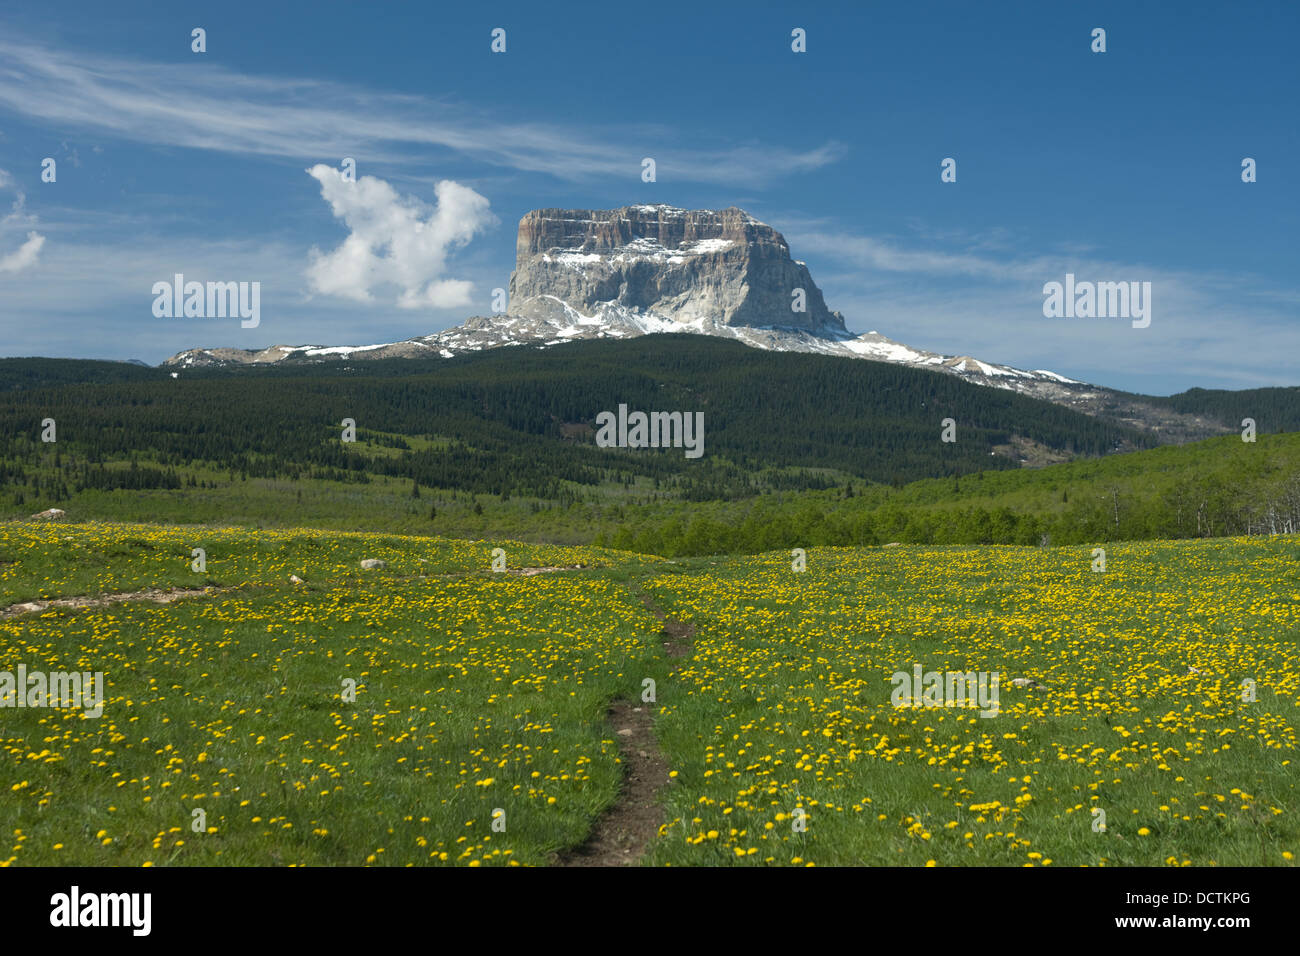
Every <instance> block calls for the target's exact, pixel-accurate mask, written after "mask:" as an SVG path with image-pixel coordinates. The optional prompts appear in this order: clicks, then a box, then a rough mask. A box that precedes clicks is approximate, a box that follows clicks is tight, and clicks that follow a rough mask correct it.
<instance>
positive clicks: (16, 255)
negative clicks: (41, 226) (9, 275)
mask: <svg viewBox="0 0 1300 956" xmlns="http://www.w3.org/2000/svg"><path fill="white" fill-rule="evenodd" d="M43 245H45V237H44V236H42V235H41V234H40V233H37V232H29V233H28V234H27V241H26V242H24V243H23V244H22V245H21V246H19V247H18V249H17V251H16V252H11V253H9V254H8V255H7V256H4V257H0V272H21V271H22V270H23V269H26V268H27V267H28V266H30V265H34V264H35V262H36V257H37V256H38V255H40V252H41V246H43Z"/></svg>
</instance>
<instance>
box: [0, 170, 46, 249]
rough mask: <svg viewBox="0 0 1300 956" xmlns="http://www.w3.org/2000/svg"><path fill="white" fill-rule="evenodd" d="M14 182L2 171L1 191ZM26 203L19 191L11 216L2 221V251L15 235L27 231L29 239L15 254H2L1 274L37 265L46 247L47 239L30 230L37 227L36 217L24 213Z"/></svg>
mask: <svg viewBox="0 0 1300 956" xmlns="http://www.w3.org/2000/svg"><path fill="white" fill-rule="evenodd" d="M13 182H14V180H13V177H12V176H10V175H9V173H8V171H7V170H4V169H0V189H8V188H9V187H11V186H12V185H13ZM25 201H26V196H25V195H24V194H23V192H22V190H18V195H17V197H16V198H15V199H14V204H13V206H12V207H11V208H10V210H9V214H8V215H7V216H5V217H4V218H3V219H0V249H3V248H7V247H8V246H9V245H10V243H11V242H12V241H13V240H12V238H11V237H12V236H13V234H14V233H17V232H22V231H23V230H24V229H27V237H26V239H25V240H24V241H23V243H22V245H20V246H19V247H18V248H17V249H16V250H14V251H13V252H10V253H7V254H0V273H14V272H21V271H22V270H24V269H27V268H29V267H30V266H33V265H35V264H36V259H37V257H38V256H40V254H41V247H42V246H43V245H45V237H44V236H42V235H41V234H40V233H39V232H37V231H36V230H34V229H30V228H28V227H30V226H32V225H35V223H36V217H35V216H29V215H28V214H27V213H26V212H24V211H23V205H24V203H25Z"/></svg>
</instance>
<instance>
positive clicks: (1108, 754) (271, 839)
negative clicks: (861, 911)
mask: <svg viewBox="0 0 1300 956" xmlns="http://www.w3.org/2000/svg"><path fill="white" fill-rule="evenodd" d="M199 547H201V548H203V549H204V550H205V551H206V554H207V563H206V568H205V570H204V571H202V572H196V571H194V570H193V569H192V567H191V560H192V557H191V555H192V549H194V548H199ZM496 547H500V548H501V549H503V551H504V552H505V559H506V566H507V569H508V571H507V573H496V572H494V571H493V570H492V569H491V564H492V560H493V553H492V552H493V549H494V548H496ZM370 557H373V558H380V559H383V560H384V561H386V562H387V566H386V567H384V568H383V569H380V570H374V571H362V570H361V569H360V568H359V562H360V560H361V559H362V558H370ZM1106 558H1107V564H1106V568H1107V569H1106V571H1105V572H1094V571H1092V570H1091V566H1092V564H1093V553H1092V550H1091V548H1090V547H1086V546H1085V547H1069V548H1016V547H991V546H985V547H956V546H951V547H914V546H902V547H893V548H841V549H836V548H821V549H810V550H809V551H808V554H807V570H806V571H802V572H796V571H794V570H793V569H792V566H791V558H790V555H789V554H788V552H773V553H768V554H764V555H758V556H753V557H745V558H693V559H688V560H683V561H680V562H671V561H666V560H662V559H658V558H654V557H647V556H641V555H633V554H629V553H624V552H617V551H606V550H600V549H596V548H586V547H582V548H560V547H551V546H536V545H525V544H520V543H517V542H509V541H476V542H471V541H458V540H450V539H439V538H423V537H403V536H396V535H389V534H362V533H356V534H344V533H338V532H321V531H283V532H281V531H258V530H230V529H224V530H219V529H211V528H201V527H172V526H141V525H112V524H102V525H76V524H48V525H40V524H33V523H10V524H7V525H4V526H3V527H2V528H0V607H3V606H7V605H11V604H13V603H15V602H20V601H33V600H50V599H54V598H59V597H68V596H80V595H100V594H108V593H116V592H125V591H135V590H139V589H143V588H152V587H168V586H175V587H186V588H199V587H206V588H209V589H210V590H209V591H208V592H207V593H206V594H203V595H199V596H193V597H188V598H183V599H180V600H176V601H174V602H172V603H167V604H160V603H155V602H153V601H148V600H128V601H123V602H120V603H109V604H100V605H92V606H88V607H62V606H57V605H56V606H51V607H48V608H46V609H44V610H35V611H32V612H30V613H24V614H17V615H13V614H10V615H6V616H4V617H0V671H9V672H13V671H15V670H16V668H17V667H18V666H19V665H20V664H21V665H24V666H25V667H26V668H27V670H28V671H35V670H43V671H58V670H73V669H76V670H81V671H102V672H104V675H105V678H104V679H105V690H106V701H105V706H104V713H103V716H102V717H99V718H90V717H87V716H85V715H83V713H82V712H81V711H80V710H71V709H63V710H59V709H39V708H21V709H20V708H0V863H4V864H6V865H20V866H21V865H42V864H56V863H59V864H71V865H132V866H136V865H146V864H147V865H153V866H162V865H194V864H258V865H287V864H306V865H329V864H367V863H368V864H374V865H417V866H418V865H429V864H440V865H509V864H521V865H545V864H547V863H549V862H551V861H552V860H553V858H554V855H555V854H556V853H557V852H559V851H563V850H565V849H566V848H570V847H574V846H576V845H578V844H581V843H582V841H583V840H584V839H585V837H586V836H587V834H588V832H589V831H590V830H591V828H592V826H593V824H594V822H595V821H596V819H597V818H598V817H599V816H600V814H601V813H602V812H604V811H605V810H606V809H607V808H608V807H609V806H610V805H611V804H612V803H614V801H615V800H616V799H619V781H620V778H621V773H622V772H621V770H620V767H619V760H620V740H622V738H621V737H620V736H619V735H618V734H617V732H616V728H614V727H613V726H611V724H610V723H609V722H608V721H607V720H606V711H607V709H608V706H609V704H610V702H611V701H613V700H615V699H624V700H638V701H639V700H641V699H642V698H641V696H640V695H641V693H642V688H643V682H644V681H645V679H646V678H650V679H653V680H654V681H655V686H656V694H657V698H656V701H655V703H654V704H653V705H652V706H653V709H654V714H655V736H656V737H657V740H658V743H659V746H660V747H661V748H662V753H663V755H664V757H665V759H666V763H667V766H668V767H669V773H670V774H671V777H670V778H669V779H667V780H666V781H665V782H664V789H663V790H662V792H661V795H660V797H659V804H660V806H661V816H662V821H663V826H662V827H661V828H660V831H659V837H658V838H657V839H656V840H654V841H653V842H652V843H651V844H650V845H649V846H648V847H645V848H644V852H643V855H642V856H641V861H642V862H645V863H648V864H672V865H702V864H704V865H719V864H732V863H735V864H747V865H761V864H767V865H808V864H816V865H837V864H841V865H842V864H873V865H909V866H923V865H928V864H931V863H933V864H935V865H1016V866H1020V865H1026V864H1028V865H1052V866H1073V865H1081V864H1083V865H1107V866H1115V865H1131V864H1153V865H1165V864H1168V865H1187V864H1191V865H1216V864H1217V865H1231V864H1241V865H1269V866H1274V865H1277V866H1289V865H1294V857H1295V854H1297V853H1300V822H1297V811H1298V810H1300V800H1298V799H1297V798H1298V796H1300V774H1297V768H1296V763H1295V757H1296V748H1297V741H1296V726H1297V722H1298V719H1300V715H1298V714H1297V706H1300V651H1298V648H1297V638H1298V636H1300V542H1297V541H1296V540H1295V538H1294V537H1275V538H1258V537H1256V538H1250V539H1231V540H1228V539H1217V540H1202V541H1195V542H1177V543H1142V544H1123V545H1113V546H1108V547H1107V555H1106ZM542 568H544V569H548V570H544V571H540V572H539V573H531V574H524V573H518V572H520V571H521V570H522V569H542ZM510 572H515V573H510ZM291 574H292V575H296V576H298V577H299V578H301V579H302V581H303V583H301V584H293V583H291V582H290V581H289V575H291ZM642 597H646V598H648V599H649V600H650V602H651V603H653V604H654V605H656V606H658V607H659V608H661V609H662V610H663V611H664V612H666V613H667V614H668V615H669V616H670V617H672V618H675V619H677V620H678V621H681V622H685V623H687V624H689V625H691V626H693V629H694V633H693V646H692V647H691V649H690V651H689V653H687V654H686V655H685V656H684V657H681V658H678V659H675V660H670V659H669V658H668V656H667V654H666V652H665V647H664V644H663V640H662V637H661V634H660V627H661V625H660V622H659V621H658V620H656V618H655V617H654V615H653V614H652V613H651V612H650V610H649V609H648V608H647V606H646V605H645V604H644V603H643V602H642ZM0 613H3V612H0ZM915 665H921V666H922V667H923V668H924V669H925V670H926V671H948V670H961V671H988V672H997V673H998V674H999V675H1000V678H1001V684H1000V706H999V711H998V714H997V715H996V716H992V717H981V716H980V715H979V712H978V711H976V710H973V709H964V708H955V707H935V708H912V707H901V708H900V707H896V706H894V704H893V702H891V692H892V691H893V685H892V684H891V681H890V676H891V675H892V674H893V673H894V672H896V671H903V672H909V673H910V672H911V671H912V669H913V667H914V666H915ZM1013 678H1028V679H1031V680H1032V681H1033V682H1034V685H1035V686H1027V687H1015V686H1012V685H1011V681H1012V679H1013ZM1247 679H1250V680H1252V681H1254V688H1255V694H1254V697H1255V699H1254V700H1253V701H1246V700H1243V683H1242V682H1243V681H1244V680H1247ZM348 682H355V700H350V699H348V697H349V696H350V695H349V691H348V687H349V683H348ZM1248 696H1249V695H1248ZM1094 809H1099V810H1102V811H1104V812H1105V821H1106V826H1105V828H1104V830H1099V829H1097V828H1096V824H1097V822H1098V820H1099V817H1097V816H1094V813H1093V810H1094ZM498 810H500V811H504V814H503V815H502V816H500V817H498V819H497V821H496V827H495V828H494V826H493V814H494V812H496V811H498ZM195 811H202V814H201V816H200V815H198V814H196V812H195ZM200 822H201V823H202V826H198V823H200ZM196 826H198V829H199V830H201V831H202V832H196ZM5 838H10V842H8V843H4V842H3V840H4V839H5Z"/></svg>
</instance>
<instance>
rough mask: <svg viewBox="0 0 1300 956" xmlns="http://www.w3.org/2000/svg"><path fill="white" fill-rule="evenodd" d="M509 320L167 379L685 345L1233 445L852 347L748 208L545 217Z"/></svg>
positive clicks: (189, 362)
mask: <svg viewBox="0 0 1300 956" xmlns="http://www.w3.org/2000/svg"><path fill="white" fill-rule="evenodd" d="M515 253H516V260H515V269H514V272H513V273H511V277H510V289H509V300H508V305H507V307H506V309H505V311H504V313H502V314H500V315H494V316H475V317H473V318H471V319H469V320H467V321H466V322H465V323H464V324H463V325H460V326H458V327H455V328H451V329H448V330H446V331H444V332H437V333H434V334H432V335H425V336H419V337H416V338H412V339H406V340H404V341H401V342H390V343H386V344H379V345H353V346H349V345H336V346H321V345H274V346H271V347H270V348H267V349H261V350H254V349H229V348H201V349H189V350H187V351H184V352H180V353H178V354H177V355H174V356H172V357H171V358H169V359H167V360H166V361H165V362H164V363H163V365H164V366H173V367H174V366H180V367H182V368H204V367H217V368H221V367H232V366H241V365H302V364H319V363H327V362H331V361H337V360H339V359H347V360H349V361H352V360H358V359H367V360H376V359H390V358H439V357H441V358H444V359H448V358H453V357H455V356H457V355H464V354H466V353H475V352H481V351H483V350H485V349H495V348H502V347H505V346H534V347H540V348H547V347H550V346H555V345H560V344H562V343H565V342H573V341H578V340H584V339H630V338H635V337H638V336H642V335H647V334H653V333H662V332H688V333H694V334H697V335H707V336H715V337H720V338H728V339H734V340H735V341H738V342H741V343H743V344H745V345H748V346H750V347H752V348H757V349H763V350H766V351H775V352H807V353H816V354H821V355H832V356H840V357H844V358H855V359H869V360H872V361H877V362H888V363H891V364H895V365H904V366H910V367H913V368H923V369H929V370H932V371H935V372H942V373H946V374H949V375H954V376H957V377H959V378H962V379H965V380H966V381H969V382H973V383H975V384H977V385H984V386H989V387H993V388H999V389H1005V390H1007V391H1013V392H1018V393H1021V394H1024V395H1029V396H1031V397H1034V398H1040V399H1044V400H1047V401H1050V402H1054V403H1056V404H1058V405H1064V406H1066V407H1067V408H1072V409H1074V410H1076V411H1081V412H1084V413H1085V414H1088V415H1093V416H1097V417H1102V418H1106V419H1108V420H1111V421H1114V422H1117V423H1122V424H1124V425H1128V426H1132V427H1136V428H1140V429H1143V430H1145V431H1149V432H1152V433H1154V434H1157V435H1158V436H1159V437H1160V439H1161V440H1162V441H1168V442H1181V441H1189V440H1195V439H1199V438H1204V437H1206V436H1209V435H1213V434H1221V433H1222V432H1223V423H1222V422H1221V421H1219V420H1216V419H1213V418H1211V417H1207V416H1204V415H1200V414H1197V413H1196V412H1195V411H1194V410H1186V409H1178V408H1175V407H1173V406H1172V405H1169V404H1167V403H1166V404H1160V403H1159V402H1155V401H1152V400H1149V399H1147V398H1145V397H1143V396H1133V395H1128V394H1126V393H1123V392H1118V391H1115V390H1113V389H1108V388H1103V387H1101V386H1097V385H1090V384H1087V383H1085V382H1079V381H1076V380H1074V379H1071V378H1067V377H1066V376H1064V375H1061V374H1059V373H1056V372H1052V371H1048V370H1045V369H1033V370H1026V369H1020V368H1015V367H1013V366H1010V365H1002V364H999V363H996V362H987V361H983V360H981V359H977V358H974V357H972V356H970V355H945V354H941V353H939V352H930V351H927V350H925V349H917V348H912V347H911V346H908V345H904V344H903V343H901V342H897V341H894V340H893V339H890V338H887V337H886V336H884V335H882V334H880V333H879V332H875V331H872V332H865V333H863V334H861V335H856V336H855V335H853V334H851V333H850V332H848V330H847V329H846V328H845V325H844V318H843V316H842V315H840V313H838V312H835V311H832V310H831V309H829V308H827V306H826V302H825V300H824V299H823V297H822V292H821V290H820V289H819V288H818V287H817V284H816V283H815V282H814V281H813V278H812V276H811V275H810V274H809V272H808V268H807V266H806V265H805V264H804V263H803V262H801V261H799V260H796V259H793V258H791V256H790V247H789V245H788V244H787V243H786V241H785V238H784V237H783V236H782V235H781V233H779V232H777V231H776V230H775V229H773V228H772V227H771V226H769V225H767V224H766V223H762V222H759V221H758V220H757V219H755V218H754V217H753V216H751V215H749V214H748V213H746V212H745V211H744V210H742V209H737V208H735V207H730V208H727V209H723V210H720V211H712V210H699V209H697V210H686V209H678V208H676V207H673V206H666V205H654V206H650V205H639V206H624V207H622V208H619V209H606V210H590V209H535V210H533V211H532V212H529V213H528V214H527V215H525V216H524V218H523V219H522V220H520V222H519V231H518V235H517V239H516V243H515Z"/></svg>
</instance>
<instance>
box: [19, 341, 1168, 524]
mask: <svg viewBox="0 0 1300 956" xmlns="http://www.w3.org/2000/svg"><path fill="white" fill-rule="evenodd" d="M141 371H145V370H141ZM155 374H158V373H155ZM161 374H162V377H161V378H159V379H156V380H154V381H144V382H123V383H119V384H106V385H89V386H85V385H83V386H75V387H58V388H48V389H43V390H40V391H29V390H22V391H17V392H15V391H9V392H5V393H0V435H6V436H10V437H9V438H7V439H0V443H2V442H7V444H0V451H3V454H4V456H5V457H6V459H7V460H13V461H17V462H20V463H26V464H22V465H21V468H26V467H28V465H29V464H30V463H31V462H33V461H38V460H43V459H42V456H43V455H45V454H48V452H49V449H48V448H47V447H45V446H42V445H40V444H39V443H38V442H35V440H34V438H35V435H36V427H37V424H38V423H39V421H40V420H41V419H42V418H43V417H45V416H50V417H54V418H56V419H57V420H58V426H59V445H58V451H59V453H60V454H61V455H62V457H63V460H64V461H65V462H67V463H69V467H72V468H73V469H74V472H72V473H70V475H69V477H70V478H72V479H74V480H75V478H76V472H75V469H76V468H78V467H80V466H81V464H83V463H84V464H86V465H90V464H93V462H95V461H101V460H102V461H114V460H117V461H125V460H137V461H138V462H139V463H140V464H141V465H143V464H145V463H146V462H148V461H150V460H152V461H154V462H156V463H158V464H159V465H162V466H165V467H167V468H175V469H182V470H183V469H184V468H186V467H187V466H188V465H189V464H191V463H194V462H206V463H208V464H210V465H212V466H215V467H218V468H221V469H225V470H228V471H230V472H233V473H239V474H248V475H255V476H261V477H267V478H276V477H283V478H289V479H292V478H298V477H301V476H303V475H317V476H326V477H335V478H349V477H351V478H357V479H362V478H364V477H365V476H366V475H391V476H399V477H405V478H408V479H410V480H413V481H416V482H418V483H420V484H422V485H426V486H433V487H441V488H457V489H461V490H464V491H474V492H490V493H494V494H501V493H508V494H512V495H514V494H533V495H539V496H543V497H554V495H555V494H556V493H557V489H558V488H559V487H560V486H561V484H563V483H566V482H568V483H573V485H574V486H584V485H585V486H592V487H595V486H598V485H600V484H602V483H604V482H609V481H615V482H621V481H627V482H630V481H634V480H636V479H637V478H638V477H640V478H644V479H650V480H654V481H658V482H660V483H661V485H662V487H663V490H664V493H665V494H670V495H674V496H681V497H686V498H692V499H696V500H705V499H709V498H717V497H723V498H725V497H734V496H737V495H746V494H752V493H754V492H755V491H758V490H761V489H762V488H765V487H766V488H778V487H780V488H817V487H829V486H832V485H836V484H839V483H841V482H842V481H843V480H844V478H843V477H842V476H855V477H856V478H858V479H859V480H862V479H866V480H870V481H882V482H903V481H907V480H910V479H914V478H919V477H925V476H931V475H950V474H959V473H968V472H972V471H977V470H983V469H987V468H998V467H1003V468H1015V467H1018V466H1019V465H1020V464H1021V459H1022V458H1025V459H1029V458H1031V456H1035V455H1039V456H1044V460H1053V459H1060V458H1069V457H1075V456H1078V455H1104V454H1107V453H1109V452H1112V451H1116V450H1122V449H1127V448H1135V447H1142V446H1144V445H1146V444H1150V443H1151V442H1152V441H1153V440H1152V439H1151V438H1150V437H1149V436H1147V435H1144V434H1143V433H1142V432H1140V431H1138V430H1137V429H1133V428H1128V427H1125V426H1122V425H1116V424H1111V423H1108V422H1105V421H1101V420H1098V419H1096V418H1092V417H1089V416H1086V415H1083V414H1080V413H1078V412H1074V411H1071V410H1069V409H1066V408H1061V407H1060V406H1058V405H1054V404H1052V403H1049V402H1044V401H1040V400H1037V399H1033V398H1029V397H1027V396H1023V395H1018V394H1016V393H1013V392H1007V391H1002V390H997V389H985V388H979V387H977V386H974V385H972V384H970V383H968V382H964V381H962V380H961V379H958V378H956V377H953V376H947V375H937V374H934V373H931V372H927V371H921V370H917V369H911V368H906V367H901V366H892V365H885V364H881V363H876V362H845V361H837V360H835V359H831V358H827V357H824V356H818V355H804V354H788V355H779V354H773V353H770V352H759V351H755V350H753V349H748V348H745V347H743V346H741V345H739V344H737V343H735V342H728V341H724V340H719V339H712V338H700V339H694V340H691V341H685V340H683V339H682V338H681V337H680V336H674V335H656V336H645V337H642V338H638V339H634V340H630V341H623V342H617V341H592V342H576V343H572V344H570V345H568V346H565V347H564V348H555V349H545V350H537V349H512V350H509V351H506V352H503V351H489V352H484V353H481V354H478V355H473V356H466V357H463V358H459V359H452V360H446V361H437V362H433V363H419V362H415V363H411V362H376V363H362V364H353V363H343V364H339V363H336V364H334V365H332V366H307V367H292V366H290V367H272V368H257V369H252V368H250V369H244V370H241V371H236V372H233V373H232V372H230V371H207V372H202V371H196V372H193V373H191V374H188V375H184V376H182V377H180V378H176V379H173V378H171V377H170V375H168V374H166V373H161ZM620 404H626V405H627V406H628V407H629V408H630V409H631V410H642V411H680V412H684V413H694V412H702V413H703V414H704V421H705V444H704V449H705V453H704V456H703V457H702V458H700V459H698V460H694V459H690V458H686V457H685V456H684V454H683V452H682V451H681V450H680V449H672V450H655V449H637V450H633V449H618V448H598V447H597V446H596V445H595V442H594V425H595V420H596V416H597V415H598V414H599V413H600V412H602V411H615V410H617V408H618V406H619V405H620ZM344 418H351V419H353V420H355V422H356V425H357V429H358V433H359V436H360V437H361V438H362V439H363V441H362V442H360V443H358V444H357V445H347V444H344V443H343V442H341V441H340V440H339V439H340V423H341V421H342V420H343V419H344ZM945 418H952V419H954V421H955V422H956V429H957V431H956V437H957V440H956V441H955V442H953V443H947V442H943V441H941V440H940V439H941V432H942V430H943V425H942V423H943V420H944V419H945ZM367 442H368V444H367ZM81 456H85V460H84V462H83V461H82V460H81ZM830 472H835V473H837V474H838V475H839V476H840V477H836V475H832V474H830ZM101 477H102V476H101ZM110 477H111V476H110ZM181 477H182V479H183V477H184V476H183V474H182V475H181ZM19 480H21V479H19ZM96 480H100V479H98V478H97V479H96ZM103 480H105V481H106V480H108V478H103ZM159 480H162V479H159Z"/></svg>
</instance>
